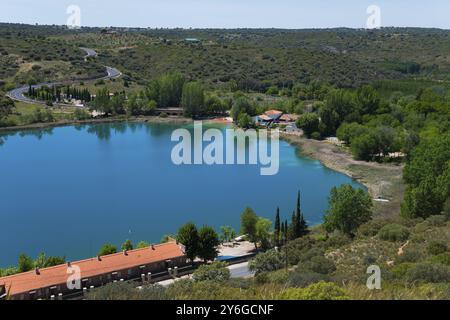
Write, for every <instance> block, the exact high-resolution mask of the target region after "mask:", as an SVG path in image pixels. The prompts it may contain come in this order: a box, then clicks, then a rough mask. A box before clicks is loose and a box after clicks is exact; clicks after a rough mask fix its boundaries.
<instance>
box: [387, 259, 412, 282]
mask: <svg viewBox="0 0 450 320" xmlns="http://www.w3.org/2000/svg"><path fill="white" fill-rule="evenodd" d="M412 268H414V264H413V263H409V262H406V263H401V264H398V265H396V266H394V267H393V268H392V269H391V273H392V275H393V276H394V278H397V279H402V278H404V277H405V276H406V274H407V273H408V271H409V270H411V269H412Z"/></svg>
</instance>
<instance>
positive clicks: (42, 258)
mask: <svg viewBox="0 0 450 320" xmlns="http://www.w3.org/2000/svg"><path fill="white" fill-rule="evenodd" d="M65 262H66V259H65V258H63V257H47V256H46V255H45V253H44V252H42V253H41V254H39V256H38V257H37V259H36V260H35V261H34V267H35V268H48V267H53V266H58V265H61V264H64V263H65Z"/></svg>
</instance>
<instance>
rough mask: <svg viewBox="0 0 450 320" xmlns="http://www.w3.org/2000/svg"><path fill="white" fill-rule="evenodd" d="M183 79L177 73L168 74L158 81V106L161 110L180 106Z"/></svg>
mask: <svg viewBox="0 0 450 320" xmlns="http://www.w3.org/2000/svg"><path fill="white" fill-rule="evenodd" d="M184 82H185V79H184V77H183V76H182V75H181V74H179V73H170V74H166V75H164V76H162V77H161V78H160V79H159V99H158V105H159V106H160V107H162V108H170V107H172V108H176V107H179V106H180V102H181V95H182V92H183V86H184Z"/></svg>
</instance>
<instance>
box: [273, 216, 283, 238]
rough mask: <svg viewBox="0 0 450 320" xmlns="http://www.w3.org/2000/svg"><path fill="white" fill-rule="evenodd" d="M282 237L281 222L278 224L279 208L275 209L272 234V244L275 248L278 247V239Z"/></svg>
mask: <svg viewBox="0 0 450 320" xmlns="http://www.w3.org/2000/svg"><path fill="white" fill-rule="evenodd" d="M281 235H282V228H281V222H280V208H277V213H276V215H275V225H274V232H273V242H274V243H275V245H276V246H279V245H280V238H281Z"/></svg>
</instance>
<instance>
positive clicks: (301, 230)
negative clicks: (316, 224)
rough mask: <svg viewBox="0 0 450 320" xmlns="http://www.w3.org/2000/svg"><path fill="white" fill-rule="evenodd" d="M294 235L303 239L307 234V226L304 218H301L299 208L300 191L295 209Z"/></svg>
mask: <svg viewBox="0 0 450 320" xmlns="http://www.w3.org/2000/svg"><path fill="white" fill-rule="evenodd" d="M295 224H296V226H295V234H296V236H297V238H300V237H303V236H304V235H306V234H308V225H307V223H306V220H305V217H304V216H303V213H302V210H301V206H300V191H299V192H298V195H297V207H296V209H295Z"/></svg>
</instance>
